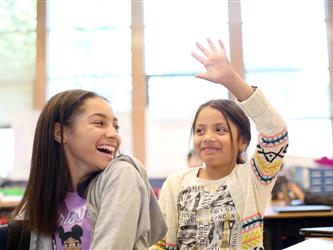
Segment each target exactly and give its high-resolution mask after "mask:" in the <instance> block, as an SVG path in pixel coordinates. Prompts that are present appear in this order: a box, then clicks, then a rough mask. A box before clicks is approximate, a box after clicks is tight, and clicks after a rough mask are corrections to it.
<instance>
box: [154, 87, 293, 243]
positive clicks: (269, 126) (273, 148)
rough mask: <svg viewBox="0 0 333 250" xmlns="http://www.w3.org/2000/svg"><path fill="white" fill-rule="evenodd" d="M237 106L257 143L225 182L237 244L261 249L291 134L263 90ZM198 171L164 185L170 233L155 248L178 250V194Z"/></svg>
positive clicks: (171, 178)
mask: <svg viewBox="0 0 333 250" xmlns="http://www.w3.org/2000/svg"><path fill="white" fill-rule="evenodd" d="M238 105H239V106H240V107H241V108H242V109H243V110H244V111H245V113H246V114H247V115H248V116H249V117H250V118H252V120H253V121H254V123H255V124H256V127H257V130H258V132H259V137H258V144H257V148H256V150H255V152H254V154H253V156H252V157H251V159H250V160H249V161H248V162H246V163H245V164H239V165H236V166H235V167H234V169H233V171H232V172H231V173H230V174H229V175H228V176H226V177H225V178H224V181H225V183H226V184H227V186H228V190H229V192H230V195H231V197H232V200H233V202H234V204H235V208H236V212H237V214H238V216H239V219H240V223H241V233H240V235H238V237H239V239H238V241H239V243H240V244H241V247H242V249H259V248H260V247H263V213H264V211H265V206H266V204H267V202H268V200H269V199H270V198H271V190H272V188H273V185H274V183H275V180H276V178H275V177H276V175H277V173H278V171H279V170H280V166H281V164H282V160H283V157H284V155H285V153H286V150H287V147H288V133H287V131H286V125H285V123H284V121H283V119H282V118H281V116H280V115H279V114H278V113H277V112H276V111H275V109H274V108H273V107H272V106H271V105H270V103H269V102H268V100H267V99H266V98H265V97H264V96H263V94H262V92H261V91H260V89H256V91H255V92H254V93H253V94H252V96H251V97H250V98H249V99H248V100H246V101H243V102H241V103H238ZM198 171H199V169H198V168H195V169H193V168H189V169H185V170H180V171H177V172H175V173H173V174H172V175H170V176H169V177H168V178H167V180H166V181H165V183H164V184H163V187H162V190H161V193H160V200H159V202H160V206H161V209H162V211H163V214H164V216H165V218H166V222H167V226H168V232H167V235H166V238H165V240H163V241H161V242H159V243H158V244H156V245H155V246H154V247H153V249H177V230H178V212H179V211H178V210H177V204H178V198H179V193H180V191H181V190H184V189H185V188H186V187H188V186H189V185H190V184H191V185H193V183H194V180H195V179H196V178H197V177H196V176H197V173H198Z"/></svg>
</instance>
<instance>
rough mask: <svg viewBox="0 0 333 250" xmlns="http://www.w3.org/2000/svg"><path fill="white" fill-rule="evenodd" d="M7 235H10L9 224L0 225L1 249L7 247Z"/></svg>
mask: <svg viewBox="0 0 333 250" xmlns="http://www.w3.org/2000/svg"><path fill="white" fill-rule="evenodd" d="M7 235H8V225H7V224H6V225H1V226H0V250H5V249H6V243H7Z"/></svg>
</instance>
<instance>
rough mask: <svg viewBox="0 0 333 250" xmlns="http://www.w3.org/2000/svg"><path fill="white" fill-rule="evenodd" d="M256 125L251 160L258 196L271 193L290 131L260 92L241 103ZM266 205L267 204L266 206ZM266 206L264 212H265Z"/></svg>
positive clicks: (257, 91)
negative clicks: (256, 140)
mask: <svg viewBox="0 0 333 250" xmlns="http://www.w3.org/2000/svg"><path fill="white" fill-rule="evenodd" d="M238 104H239V106H240V107H241V108H242V109H243V110H244V112H245V113H246V114H247V115H248V116H249V117H251V119H252V120H253V122H254V123H255V125H256V128H257V131H258V132H259V135H258V143H257V146H256V150H255V152H254V154H253V156H252V158H251V160H250V164H251V165H250V167H251V169H252V171H253V173H254V182H255V185H256V186H257V188H258V191H259V193H263V194H265V195H267V193H270V192H271V190H272V188H273V185H274V183H275V180H276V178H275V177H276V176H277V174H278V172H279V170H280V168H281V165H282V161H283V158H284V156H285V154H286V152H287V148H288V132H287V129H286V125H285V123H284V121H283V119H282V117H281V116H280V115H279V114H278V113H277V112H276V111H275V109H274V108H273V107H272V105H271V104H270V103H269V101H268V100H267V99H266V98H265V97H264V95H263V94H262V92H261V90H260V89H256V90H255V92H254V93H253V95H252V96H251V97H250V98H249V99H248V100H246V101H244V102H241V103H238ZM264 205H266V204H264ZM264 205H263V207H262V209H264Z"/></svg>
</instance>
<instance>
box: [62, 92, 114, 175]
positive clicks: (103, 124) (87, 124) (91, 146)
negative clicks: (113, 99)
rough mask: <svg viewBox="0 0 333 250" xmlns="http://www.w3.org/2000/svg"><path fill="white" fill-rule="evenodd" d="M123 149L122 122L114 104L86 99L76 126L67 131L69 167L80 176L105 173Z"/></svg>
mask: <svg viewBox="0 0 333 250" xmlns="http://www.w3.org/2000/svg"><path fill="white" fill-rule="evenodd" d="M119 146H120V136H119V133H118V120H117V118H116V117H115V116H114V114H113V111H112V108H111V106H110V104H109V103H108V102H106V101H105V100H103V99H102V98H99V97H94V98H88V99H86V100H85V101H84V103H83V105H82V106H81V112H79V113H78V114H77V115H76V116H75V117H74V123H73V126H70V127H68V126H67V127H65V128H64V150H65V155H66V159H67V162H68V166H69V169H70V172H72V173H75V174H76V175H78V176H80V177H83V176H86V175H88V174H90V173H92V172H95V171H100V170H104V169H105V167H106V166H107V165H108V164H109V163H110V162H111V161H112V159H114V157H115V156H116V152H117V151H118V148H119ZM71 175H72V174H71Z"/></svg>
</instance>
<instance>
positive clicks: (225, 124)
mask: <svg viewBox="0 0 333 250" xmlns="http://www.w3.org/2000/svg"><path fill="white" fill-rule="evenodd" d="M213 125H214V126H221V125H222V126H228V124H227V123H226V122H218V123H214V124H213ZM196 126H207V124H203V123H198V124H196Z"/></svg>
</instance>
